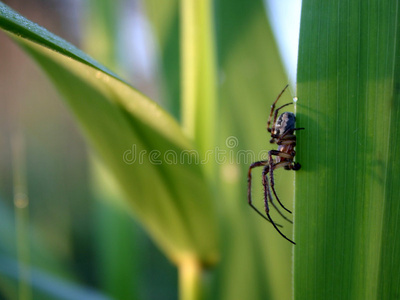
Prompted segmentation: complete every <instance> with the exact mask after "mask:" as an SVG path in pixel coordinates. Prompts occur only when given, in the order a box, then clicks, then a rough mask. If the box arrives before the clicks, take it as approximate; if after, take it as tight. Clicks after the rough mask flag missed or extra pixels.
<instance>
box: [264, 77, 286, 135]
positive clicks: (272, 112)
mask: <svg viewBox="0 0 400 300" xmlns="http://www.w3.org/2000/svg"><path fill="white" fill-rule="evenodd" d="M288 86H289V85H288V84H287V85H286V86H285V87H284V88H283V90H282V92H281V93H280V94H279V95H278V97H277V98H276V100H275V102H274V103H273V104H272V105H271V112H270V114H269V118H268V123H267V130H268V132H271V128H270V127H269V126H270V125H271V118H272V115H273V114H274V110H275V105H276V102H278V100H279V98H280V97H281V96H282V94H283V92H284V91H285V90H286V89H287V87H288ZM280 108H282V107H280ZM280 108H278V110H279V109H280ZM275 122H276V117H275V121H274V124H275ZM273 126H274V125H273Z"/></svg>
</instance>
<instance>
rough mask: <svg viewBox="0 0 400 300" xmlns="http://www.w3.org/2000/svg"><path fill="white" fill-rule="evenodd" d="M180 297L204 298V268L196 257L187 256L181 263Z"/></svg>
mask: <svg viewBox="0 0 400 300" xmlns="http://www.w3.org/2000/svg"><path fill="white" fill-rule="evenodd" d="M178 268H179V299H180V300H200V299H202V298H203V293H204V290H203V283H204V282H203V278H202V273H203V268H202V266H201V263H200V262H199V261H198V259H197V258H196V257H187V258H185V259H183V260H181V262H180V263H179V266H178Z"/></svg>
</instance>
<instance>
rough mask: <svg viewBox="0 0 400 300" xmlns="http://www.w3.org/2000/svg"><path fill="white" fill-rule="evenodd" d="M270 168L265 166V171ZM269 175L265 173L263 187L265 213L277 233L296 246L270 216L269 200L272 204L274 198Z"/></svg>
mask: <svg viewBox="0 0 400 300" xmlns="http://www.w3.org/2000/svg"><path fill="white" fill-rule="evenodd" d="M267 168H269V166H268V165H267V166H265V167H264V169H267ZM263 175H264V174H263ZM267 177H268V176H267V174H266V173H265V176H263V185H264V199H265V213H266V214H267V216H268V218H269V219H270V220H271V224H272V225H273V226H274V228H275V229H276V231H278V232H279V234H280V235H281V236H282V237H284V238H285V239H286V240H288V241H289V242H291V243H292V244H294V245H296V243H295V242H293V241H292V240H291V239H289V238H288V237H287V236H286V235H284V234H283V233H282V232H281V231H280V230H279V229H278V227H277V226H276V224H275V222H274V221H273V220H272V218H271V216H270V215H269V207H268V198H269V199H270V201H271V203H273V202H272V196H271V192H270V190H269V184H268V179H267Z"/></svg>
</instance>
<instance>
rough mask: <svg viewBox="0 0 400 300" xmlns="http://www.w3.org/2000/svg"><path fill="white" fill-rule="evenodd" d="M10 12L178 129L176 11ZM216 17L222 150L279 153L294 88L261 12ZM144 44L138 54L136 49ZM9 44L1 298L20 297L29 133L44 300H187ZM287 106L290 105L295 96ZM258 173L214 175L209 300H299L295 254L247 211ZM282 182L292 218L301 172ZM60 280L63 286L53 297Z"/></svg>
mask: <svg viewBox="0 0 400 300" xmlns="http://www.w3.org/2000/svg"><path fill="white" fill-rule="evenodd" d="M5 3H6V4H7V5H9V6H10V7H12V8H13V9H15V10H16V11H18V12H19V13H20V14H22V15H24V16H25V17H27V18H28V19H31V20H33V21H34V22H37V23H39V24H40V25H42V26H44V27H46V28H47V29H49V30H50V31H51V32H53V33H55V34H57V35H59V36H61V37H63V38H64V39H66V40H68V41H70V42H71V43H72V44H75V45H77V46H78V47H79V48H80V49H82V50H84V51H85V52H87V53H88V54H89V55H91V56H92V57H93V58H95V59H96V60H98V61H99V62H101V63H102V64H104V65H105V66H107V67H108V68H110V69H111V70H112V71H114V72H116V73H118V74H122V75H121V76H122V77H123V78H125V79H126V80H127V81H128V82H129V83H131V84H132V85H133V86H134V87H135V88H137V89H138V90H140V91H141V92H143V93H144V94H146V95H147V96H149V97H150V98H151V99H153V100H155V101H157V102H158V103H160V105H161V106H162V107H164V108H165V109H166V110H167V111H168V112H170V113H171V114H172V115H173V116H174V117H175V118H176V119H178V120H179V119H180V109H181V107H180V84H179V76H180V73H179V70H180V63H179V62H180V59H179V55H180V51H179V17H178V15H179V7H178V2H177V1H172V0H170V1H150V0H149V1H140V2H139V1H122V0H121V1H106V0H102V1H94V0H93V1H61V2H56V1H44V0H41V1H39V0H32V1H29V2H25V1H5ZM288 9H290V7H288ZM214 14H215V26H216V32H215V37H216V41H215V43H216V48H217V52H216V54H217V57H218V64H217V65H218V73H217V78H218V86H217V88H218V90H217V92H218V118H217V120H218V126H217V147H219V148H220V149H223V150H226V151H227V153H234V156H235V157H237V156H236V155H237V151H240V150H246V151H247V150H252V151H254V153H256V154H258V153H261V152H262V151H264V150H269V149H270V145H269V143H268V141H269V136H268V134H267V131H266V130H265V128H266V122H267V118H268V114H269V107H270V105H271V103H272V101H273V100H274V99H275V98H276V96H277V95H278V94H279V92H280V91H281V90H282V88H283V87H284V86H285V85H286V83H287V77H286V75H285V71H284V68H283V65H282V63H281V60H280V59H281V58H280V54H279V52H278V50H277V47H276V44H275V39H274V36H273V34H272V31H271V29H270V25H269V23H268V19H267V14H266V10H265V7H264V4H263V3H262V1H252V2H251V3H242V1H228V0H218V1H215V5H214ZM135 22H136V23H135ZM137 22H139V25H138V24H137ZM138 27H140V28H141V30H140V31H135V30H132V28H138ZM121 28H123V29H124V30H121ZM146 34H147V35H148V36H146ZM134 42H137V43H138V44H140V46H137V45H135V46H136V47H132V44H133V43H134ZM0 45H1V46H0V62H1V68H0V99H1V101H0V149H1V152H0V176H1V179H0V214H1V216H0V235H1V236H0V260H2V263H0V265H2V266H3V267H1V269H0V298H1V297H3V298H5V299H17V290H16V289H15V288H14V287H15V276H16V275H15V274H16V269H17V265H16V259H17V249H16V238H17V234H16V229H15V223H16V221H15V216H14V215H15V213H14V203H13V200H12V199H13V189H14V184H13V174H15V164H14V165H13V156H15V149H14V151H13V148H12V146H11V145H12V144H13V141H15V140H18V139H19V138H20V137H21V136H22V137H23V141H24V143H23V146H22V148H23V150H24V153H23V154H22V157H23V158H25V165H24V169H25V171H24V172H23V176H24V177H25V178H26V183H27V193H28V195H29V216H25V220H27V222H28V223H29V253H30V262H31V266H32V267H33V268H34V270H35V271H37V272H38V274H41V275H43V276H39V275H37V274H36V273H34V274H36V275H37V276H36V275H35V276H33V277H35V278H36V280H37V281H38V282H35V283H34V284H35V286H36V288H35V289H34V295H35V296H36V297H37V299H39V298H40V299H64V298H65V299H74V296H73V295H74V293H78V292H81V293H88V294H85V295H89V293H90V295H91V296H93V297H94V298H93V299H104V298H107V297H109V298H111V299H176V298H177V297H178V296H177V293H178V292H177V291H178V288H177V284H178V283H177V270H176V269H175V266H174V265H173V264H172V263H171V262H169V261H168V260H167V259H166V258H165V256H164V255H163V254H162V253H161V252H160V251H159V250H158V248H157V247H156V246H155V245H154V244H153V242H152V241H151V240H150V238H149V237H148V236H147V234H146V232H145V230H144V229H143V228H142V227H141V226H140V224H138V223H137V222H136V221H135V218H134V217H133V216H132V215H131V214H130V213H129V212H127V211H126V209H125V208H124V206H122V205H121V206H120V205H115V203H118V201H113V199H116V198H119V197H120V196H119V194H118V192H117V191H115V189H114V188H113V187H112V186H104V185H103V184H101V183H102V182H105V181H107V175H104V172H103V171H101V170H102V167H101V165H100V163H99V162H98V161H97V159H96V158H94V157H93V156H92V154H91V150H90V149H88V147H87V145H86V143H85V141H84V139H83V137H82V136H81V133H80V131H79V128H78V127H77V125H76V123H75V122H74V120H73V119H72V117H71V114H70V112H69V111H68V108H66V107H65V105H64V103H63V101H62V100H61V99H58V98H59V96H58V94H57V91H56V90H55V89H54V87H52V85H51V84H50V83H49V81H48V79H47V78H46V77H45V76H44V74H43V73H42V72H41V71H40V70H39V68H38V67H37V66H36V65H35V64H34V63H33V62H32V61H31V60H30V58H28V57H27V55H26V54H25V53H23V52H22V51H21V50H20V48H18V46H17V45H16V44H14V43H13V42H12V41H11V40H10V39H9V38H8V37H7V36H6V35H5V34H0ZM148 57H151V59H150V60H148ZM281 101H282V103H285V102H289V101H291V94H290V92H287V93H286V95H284V99H283V100H281ZM229 137H235V139H236V140H235V141H237V143H238V144H237V145H236V146H235V147H229V145H227V139H228V138H229ZM14 144H15V142H14ZM251 162H252V161H247V160H245V159H243V158H242V159H241V160H237V159H236V160H235V159H233V160H227V161H226V162H225V163H223V164H219V165H218V168H217V174H215V175H216V176H215V178H216V181H215V182H213V185H214V186H216V187H217V188H215V190H216V191H215V195H216V196H215V199H216V201H215V206H216V207H217V210H218V221H219V225H220V231H221V234H220V235H221V243H220V244H221V249H220V262H219V264H218V265H217V266H216V268H215V270H214V271H213V272H210V274H211V275H210V280H211V282H212V283H211V290H210V293H209V298H210V299H266V298H272V299H289V298H291V293H292V292H291V284H292V283H291V260H292V253H291V245H290V244H289V243H288V242H287V241H285V240H284V239H283V238H281V237H280V236H279V235H278V234H277V233H276V232H275V231H274V229H273V228H272V226H270V225H269V224H268V223H266V222H265V221H264V220H262V219H261V218H260V217H259V216H257V215H256V214H255V212H253V211H252V210H251V209H250V208H249V207H248V205H247V199H246V174H247V169H248V166H249V164H250V163H251ZM103 176H106V179H104V177H103ZM275 181H276V184H277V191H278V193H279V195H280V197H281V200H282V201H283V202H284V204H285V206H286V207H288V208H289V209H291V206H292V199H293V188H294V185H293V174H292V173H291V172H290V173H289V172H285V171H283V170H282V171H280V172H277V173H276V177H275ZM261 191H262V186H261V170H258V171H254V175H253V192H254V200H255V202H256V205H257V206H258V207H260V209H262V206H263V201H262V195H261ZM273 218H274V219H275V220H277V222H278V223H281V224H283V225H285V228H284V229H283V231H284V232H285V234H287V235H288V236H291V232H292V226H291V225H290V224H288V223H284V222H283V221H282V219H280V217H279V216H278V215H277V214H275V213H273ZM56 282H57V284H60V285H61V286H62V287H63V289H62V288H59V289H58V291H59V292H58V293H57V292H53V293H52V292H49V291H48V289H49V288H50V287H53V286H55V285H56ZM38 287H39V288H38ZM60 291H61V292H60ZM38 295H40V296H38ZM80 295H82V294H80ZM36 297H34V298H35V299H36ZM87 297H88V299H89V296H87Z"/></svg>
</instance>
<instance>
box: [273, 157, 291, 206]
mask: <svg viewBox="0 0 400 300" xmlns="http://www.w3.org/2000/svg"><path fill="white" fill-rule="evenodd" d="M272 155H275V156H279V157H283V158H287V159H292V158H293V156H291V155H290V154H287V153H284V152H280V151H277V150H271V151H268V162H269V167H270V169H271V189H272V192H273V193H274V195H275V198H276V200H277V201H278V203H279V204H280V206H282V208H283V209H284V210H286V211H287V212H289V213H292V212H291V211H290V210H288V209H287V208H286V207H285V206H284V205H283V204H282V202H281V201H280V200H279V197H278V195H277V194H276V191H275V182H274V172H273V170H274V169H277V168H280V167H284V166H285V165H289V164H290V163H289V162H286V161H282V162H279V163H277V164H274V160H273V158H272Z"/></svg>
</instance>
